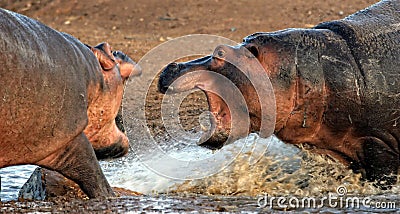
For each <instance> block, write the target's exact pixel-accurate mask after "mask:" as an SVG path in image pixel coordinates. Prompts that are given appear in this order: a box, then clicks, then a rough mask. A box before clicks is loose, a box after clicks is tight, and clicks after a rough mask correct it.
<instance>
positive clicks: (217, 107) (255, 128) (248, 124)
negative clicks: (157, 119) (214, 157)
mask: <svg viewBox="0 0 400 214" xmlns="http://www.w3.org/2000/svg"><path fill="white" fill-rule="evenodd" d="M254 80H255V81H254ZM259 80H260V81H259ZM263 81H265V82H263ZM260 83H261V85H262V86H261V87H260ZM267 83H269V80H268V76H267V75H266V72H265V70H264V69H263V67H262V66H261V64H260V62H259V61H258V59H257V58H256V57H255V56H254V55H253V54H252V53H251V51H249V49H247V48H245V47H244V46H242V45H239V46H234V47H232V46H227V45H221V46H218V47H217V48H216V49H215V51H214V53H213V54H212V55H209V56H205V57H203V58H199V59H196V60H193V61H189V62H183V63H171V64H169V65H168V66H167V67H166V68H165V69H164V70H163V71H162V73H161V74H160V79H159V82H158V89H159V91H160V92H161V93H177V92H182V91H187V90H191V89H194V88H197V89H200V90H202V91H203V92H204V93H205V95H206V97H207V102H208V105H209V111H210V122H211V127H210V128H208V129H205V130H203V131H205V134H203V136H202V138H201V139H200V141H199V143H198V144H199V145H200V146H204V147H206V148H209V149H219V148H221V147H222V146H224V145H226V144H228V143H231V142H233V141H234V140H236V139H238V138H241V137H245V136H247V135H248V134H249V133H250V132H259V131H260V127H261V126H262V127H265V125H266V124H267V123H269V126H270V127H268V128H266V129H264V130H265V131H264V132H263V134H262V136H264V137H267V136H269V135H271V134H272V132H273V131H271V129H272V130H273V127H274V124H275V114H274V113H270V114H269V115H267V114H266V112H267V111H265V112H264V113H262V112H261V109H270V110H272V111H274V110H275V105H274V102H273V103H270V104H269V105H270V106H266V107H265V108H264V107H263V108H262V106H263V105H268V104H267V102H264V101H267V100H269V101H271V100H274V97H273V96H274V95H273V91H272V87H270V85H268V84H267ZM257 85H258V86H257ZM259 88H262V89H261V91H260V90H258V89H259ZM262 94H264V95H265V97H263V95H262ZM268 96H270V97H269V98H268ZM271 96H272V97H271ZM260 97H262V98H263V99H265V100H260V99H259V98H260ZM267 132H268V133H267Z"/></svg>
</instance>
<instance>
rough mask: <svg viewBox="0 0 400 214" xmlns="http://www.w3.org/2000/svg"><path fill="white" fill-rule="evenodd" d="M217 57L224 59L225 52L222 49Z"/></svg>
mask: <svg viewBox="0 0 400 214" xmlns="http://www.w3.org/2000/svg"><path fill="white" fill-rule="evenodd" d="M217 56H218V57H220V58H224V57H225V51H224V50H222V49H221V50H218V52H217Z"/></svg>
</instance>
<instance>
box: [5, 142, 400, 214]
mask: <svg viewBox="0 0 400 214" xmlns="http://www.w3.org/2000/svg"><path fill="white" fill-rule="evenodd" d="M174 144H181V142H175V143H174ZM174 144H173V145H170V146H171V148H179V149H171V150H168V151H167V152H166V153H164V154H162V155H160V154H154V153H151V152H149V153H148V156H147V157H143V156H141V157H138V155H135V153H134V152H130V155H128V156H127V157H124V158H121V159H117V160H112V161H102V162H101V166H102V168H103V171H104V173H105V175H106V177H107V179H108V181H109V182H110V184H111V185H112V186H116V187H123V188H126V189H130V190H134V191H138V192H142V193H144V194H146V195H145V196H142V197H139V198H121V199H114V200H112V203H113V204H114V205H115V206H117V205H118V206H120V205H119V204H125V205H124V206H122V207H129V206H128V205H129V204H131V205H132V206H133V205H134V204H135V203H140V206H139V207H138V206H137V204H136V205H135V206H133V207H131V208H129V209H132V210H135V211H145V210H146V209H147V210H150V211H179V210H186V211H193V210H194V211H196V210H197V211H201V210H203V209H206V210H207V209H208V210H211V211H218V209H221V210H219V211H228V212H237V211H251V212H259V211H271V210H297V211H307V212H320V211H324V212H340V211H344V210H346V211H349V212H354V211H377V209H376V208H374V207H371V206H370V205H369V204H367V205H363V204H360V206H358V207H357V206H356V207H349V206H345V203H344V205H343V204H342V206H341V207H338V206H340V204H339V202H340V200H341V199H342V201H343V202H345V199H346V198H347V199H349V198H350V197H357V199H360V201H362V200H363V199H368V200H366V201H367V202H369V203H371V201H372V202H373V203H374V204H376V202H378V203H379V202H380V203H381V204H382V203H385V205H386V207H385V209H379V211H386V212H393V211H395V210H397V208H398V207H399V205H400V199H399V197H398V195H399V193H400V186H399V185H396V186H394V187H393V188H392V189H391V190H388V191H382V190H379V189H376V188H375V187H373V185H372V184H370V183H368V182H365V181H362V180H360V175H358V174H354V173H352V172H351V171H349V170H348V169H347V168H346V167H344V166H343V165H341V164H340V163H336V162H334V161H333V160H331V159H329V158H326V157H325V156H320V155H315V154H308V153H307V152H306V151H303V150H302V149H301V148H300V149H299V148H297V147H295V146H292V145H287V144H284V143H282V142H281V141H279V140H277V139H276V138H273V137H272V138H270V139H259V138H258V137H257V135H250V137H248V138H247V139H242V140H240V141H238V142H236V143H234V144H231V145H228V146H226V147H224V148H223V149H222V150H221V151H220V152H219V154H218V156H219V157H225V159H231V158H232V157H233V159H234V161H233V162H232V163H230V164H229V165H228V166H226V167H222V168H221V169H220V170H217V171H219V172H218V173H214V174H211V175H210V176H206V177H203V178H200V179H190V180H185V179H178V178H172V176H169V177H166V176H165V174H168V173H170V175H171V174H172V175H173V174H174V173H173V172H169V171H183V172H186V174H189V175H193V174H194V173H193V172H191V170H190V167H193V166H194V167H201V168H202V169H209V172H214V171H215V168H220V167H221V164H216V162H215V161H222V159H210V157H212V156H214V155H216V153H212V152H210V151H209V150H204V149H203V148H201V147H197V146H187V145H186V146H183V147H179V146H177V145H174ZM257 148H258V149H260V148H261V150H262V151H261V152H260V151H258V152H257V151H256V150H257ZM263 149H264V150H263ZM237 151H241V152H240V154H239V155H238V154H237ZM260 153H262V155H261V156H260ZM165 155H167V156H169V157H173V158H172V159H179V160H184V161H188V160H200V161H199V164H198V165H188V167H186V168H175V167H174V166H171V165H170V164H171V162H163V161H165V160H166V159H165V157H164V156H165ZM188 155H190V156H188ZM146 158H148V159H146ZM149 160H153V161H154V162H155V163H157V164H159V165H164V166H165V171H164V172H163V173H165V174H164V175H163V174H162V173H159V172H157V170H154V169H151V168H149V164H148V163H146V162H147V161H149ZM222 165H223V164H222ZM180 167H183V166H180ZM34 168H35V166H17V167H8V168H4V169H1V170H0V175H1V177H2V183H1V187H2V192H1V199H2V201H9V200H15V199H16V197H17V194H18V190H19V188H20V187H21V186H22V185H23V183H24V182H25V181H26V180H27V179H28V178H29V176H30V174H31V172H32V171H33V169H34ZM196 170H199V169H198V168H196ZM175 175H179V176H182V175H185V173H178V174H176V173H175ZM339 188H342V190H343V188H345V191H346V195H343V196H341V195H339V193H340V192H338V191H339ZM193 195H194V196H193ZM273 197H275V199H273ZM278 197H284V198H285V199H286V200H287V201H286V203H288V200H291V201H292V202H293V201H294V202H296V201H297V202H298V203H299V202H301V200H302V199H303V198H308V199H310V200H311V199H313V200H314V199H315V200H316V202H315V203H316V204H315V206H314V207H312V206H311V207H307V206H306V207H304V206H305V205H303V206H301V204H300V205H298V206H297V207H296V209H294V208H290V206H289V205H288V204H286V205H287V206H289V208H285V209H284V208H282V207H279V206H278V204H277V199H276V198H278ZM323 197H333V198H334V199H335V197H336V199H335V200H336V202H337V205H336V206H331V205H330V204H329V203H328V202H327V201H322V202H321V199H322V198H323ZM271 199H272V200H271ZM364 201H365V200H364ZM266 202H268V203H266ZM269 202H272V205H271V204H270V203H269ZM392 202H394V203H396V207H397V208H393V207H388V206H389V205H390V204H389V203H392ZM75 203H76V202H75ZM78 203H85V202H78ZM93 203H97V202H93ZM360 203H361V202H360ZM319 205H323V206H322V207H319ZM21 206H22V207H23V206H28V205H26V204H22V205H21ZM46 206H47V207H48V209H51V208H52V207H54V206H57V205H56V204H47V205H46ZM63 206H64V205H63ZM74 206H85V205H82V204H78V205H77V204H71V207H74ZM28 207H29V206H28ZM31 207H32V206H31ZM145 208H146V209H145ZM116 209H117V208H116ZM124 209H125V208H124ZM127 209H128V208H127Z"/></svg>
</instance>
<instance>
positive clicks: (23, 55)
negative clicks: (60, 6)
mask: <svg viewBox="0 0 400 214" xmlns="http://www.w3.org/2000/svg"><path fill="white" fill-rule="evenodd" d="M0 38H1V39H0V62H1V67H0V86H1V87H0V97H1V100H0V121H1V122H0V148H1V149H0V168H2V167H7V166H11V165H19V164H36V165H39V166H42V167H45V168H49V169H52V170H55V171H58V172H60V173H61V174H63V175H64V176H66V177H68V178H70V179H72V180H74V181H75V182H77V184H78V185H80V186H81V188H82V190H83V191H84V192H85V193H86V194H87V195H88V196H89V197H91V198H93V197H99V196H113V195H114V194H113V191H112V189H111V188H110V186H109V184H108V182H107V180H106V178H105V177H104V175H103V173H102V171H101V168H100V166H99V163H98V161H97V159H96V155H95V153H94V150H93V147H94V148H98V149H99V150H101V151H103V152H110V151H114V152H116V153H114V154H111V153H99V154H98V156H101V157H116V156H121V155H123V154H125V153H126V152H127V149H128V140H127V138H126V136H125V135H123V134H122V132H120V131H119V130H118V129H117V127H116V125H115V121H114V119H115V117H116V115H117V112H118V109H119V106H120V104H121V99H122V93H123V82H124V80H125V79H126V78H127V77H128V76H129V75H130V73H131V72H132V71H133V69H132V68H133V65H132V66H130V67H129V66H128V67H129V69H128V68H127V69H125V70H123V69H122V68H123V67H124V65H125V68H126V65H129V64H130V63H131V61H129V60H127V59H125V60H122V59H121V58H118V56H117V57H114V56H113V54H112V53H111V49H110V47H109V45H108V44H106V43H105V44H101V45H99V46H96V47H89V46H87V45H84V44H82V43H81V42H80V41H78V40H77V39H75V38H73V37H72V36H70V35H68V34H64V33H60V32H58V31H55V30H53V29H51V28H49V27H47V26H45V25H43V24H42V23H40V22H38V21H36V20H33V19H30V18H28V17H26V16H23V15H20V14H17V13H14V12H10V11H7V10H3V9H0ZM117 62H119V65H117ZM88 139H89V140H90V141H89V140H88ZM91 143H92V145H91ZM92 146H93V147H92ZM104 148H108V149H104ZM116 148H117V149H116ZM115 150H118V151H115Z"/></svg>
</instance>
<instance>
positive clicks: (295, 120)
mask: <svg viewBox="0 0 400 214" xmlns="http://www.w3.org/2000/svg"><path fill="white" fill-rule="evenodd" d="M399 4H400V3H399V1H381V2H380V3H377V4H375V5H373V6H371V7H369V8H367V9H365V10H362V11H360V12H358V13H356V14H353V15H351V16H349V17H347V18H345V19H343V20H338V21H333V22H326V23H322V24H320V25H318V26H316V27H315V28H313V29H287V30H282V31H277V32H272V33H255V34H253V35H250V36H248V37H246V38H245V39H244V41H243V43H242V44H240V45H239V46H236V47H230V46H220V47H217V49H216V50H215V52H214V54H213V55H211V56H206V57H204V58H201V59H197V60H194V61H189V62H184V63H179V64H176V63H172V64H170V65H168V66H167V67H166V68H165V69H164V70H163V71H162V73H161V75H160V80H159V90H160V91H161V92H163V93H165V92H166V91H167V89H168V87H169V86H171V85H172V84H173V83H174V81H175V80H177V79H178V77H180V79H181V80H180V81H179V82H178V84H173V87H172V90H171V89H170V90H169V91H171V92H179V91H182V90H188V89H190V88H187V87H180V86H183V85H191V86H192V88H193V87H198V86H199V85H201V84H203V83H202V82H212V79H208V80H205V78H206V77H201V78H197V79H193V78H192V79H186V83H185V84H182V82H185V81H184V75H185V74H188V73H191V72H193V71H197V70H209V71H213V72H216V73H220V74H222V75H225V76H226V77H227V78H229V79H230V80H231V81H232V82H234V83H235V85H236V86H237V87H238V88H240V90H241V92H242V94H243V96H244V97H247V99H246V102H247V105H248V109H249V115H250V119H251V121H252V123H251V124H250V127H243V129H249V130H250V132H260V131H261V132H262V131H263V130H260V126H259V124H260V121H259V120H260V118H261V117H260V105H259V104H258V103H257V102H255V101H254V100H255V99H257V96H253V95H252V94H254V88H253V87H251V85H249V81H248V80H243V78H238V76H239V77H240V76H243V75H242V74H241V71H240V70H239V69H237V68H236V67H234V66H232V65H231V64H230V63H229V62H228V61H226V60H224V59H225V58H227V57H228V56H231V55H236V58H238V60H237V61H240V62H241V63H242V64H246V65H248V66H252V64H254V61H253V58H252V57H249V56H248V54H243V53H244V51H243V49H247V50H249V51H250V52H251V53H252V54H253V55H254V57H256V58H257V60H258V61H259V62H260V63H261V64H262V67H263V68H264V69H263V70H262V71H257V72H266V73H267V74H268V76H269V78H270V81H271V83H272V86H273V89H274V94H275V100H276V122H275V130H274V133H275V134H276V135H277V136H278V137H279V138H280V139H282V140H283V141H284V142H287V143H291V144H300V143H305V144H308V145H309V146H310V148H311V149H312V150H313V151H315V152H318V153H323V154H328V155H330V156H332V157H334V158H336V159H337V160H340V161H341V162H343V163H344V164H347V165H348V166H349V167H350V168H351V169H353V170H355V171H358V172H361V173H362V174H363V176H364V177H365V178H367V179H368V180H371V181H377V185H378V186H380V187H381V188H387V187H390V185H392V184H394V183H396V175H397V173H398V169H399V141H400V130H399V127H400V126H399V125H398V124H399V122H400V111H399V109H398V106H400V97H399V95H400V73H399V72H400V32H399V28H398V23H399V22H400V17H399V13H398V11H399V10H400V5H399ZM377 17H379V18H377ZM218 53H225V54H222V56H221V54H218ZM240 56H241V57H240ZM199 79H201V81H199ZM190 81H191V82H190ZM216 87H217V86H216ZM206 95H207V97H208V103H209V106H210V111H211V112H216V114H214V116H215V117H214V118H211V122H212V123H217V124H216V125H215V126H223V127H227V128H225V129H215V130H214V131H215V133H216V135H217V136H221V134H220V133H219V132H223V133H224V135H225V136H227V135H229V134H230V132H229V130H230V127H231V123H230V118H229V117H228V118H227V119H226V120H218V119H215V118H217V117H220V116H221V113H222V115H228V114H225V112H227V111H226V110H224V111H215V110H214V109H221V108H222V109H224V106H225V104H224V102H223V101H221V100H220V99H218V98H217V99H213V98H210V97H211V96H210V94H209V93H208V92H206ZM222 96H224V95H222ZM259 99H265V98H263V97H260V98H259ZM231 114H232V113H231ZM219 123H221V124H219ZM235 125H236V124H235ZM239 137H242V136H239ZM226 139H227V138H215V137H213V136H212V137H211V138H209V139H208V140H207V141H205V142H200V143H201V144H202V145H205V146H206V147H209V148H220V147H222V146H223V145H224V143H225V144H226V143H230V142H229V141H228V142H225V140H226Z"/></svg>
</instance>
